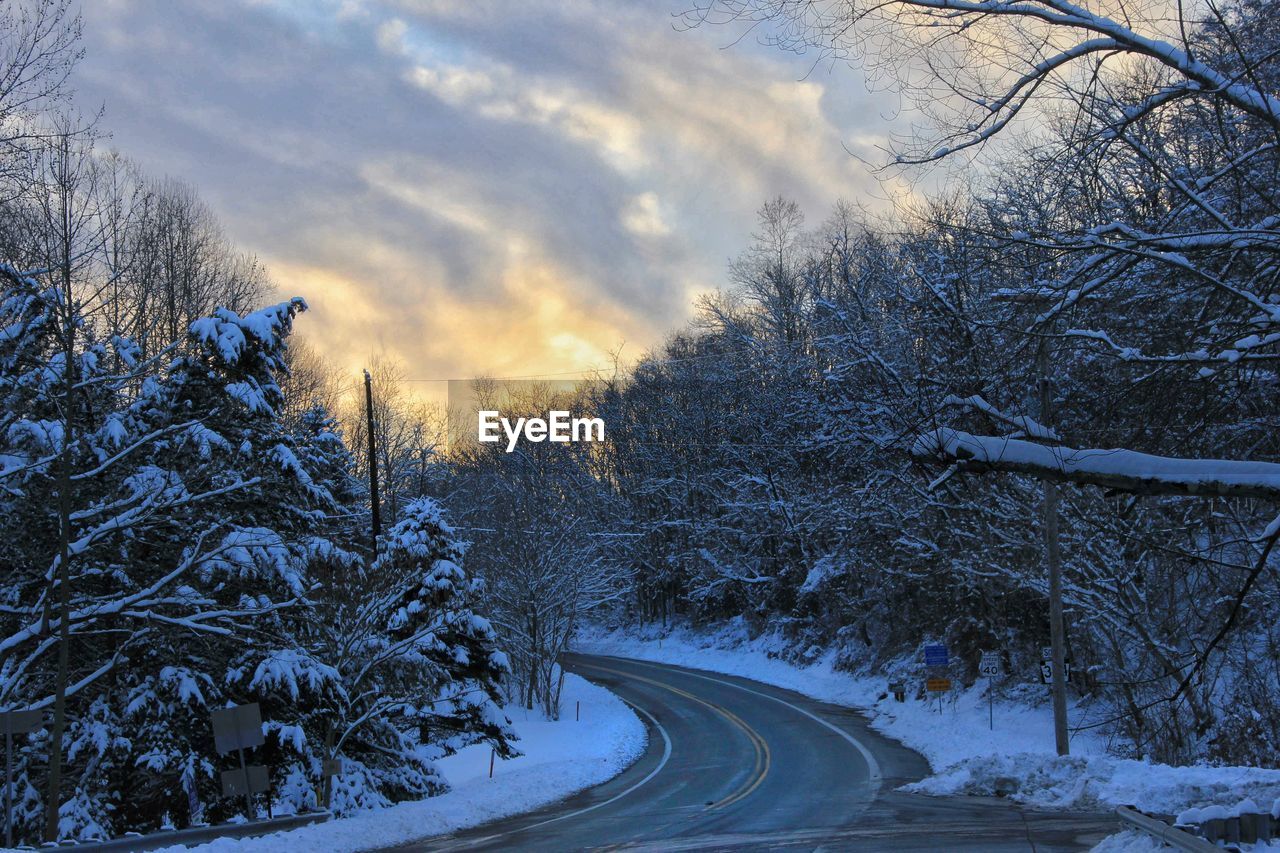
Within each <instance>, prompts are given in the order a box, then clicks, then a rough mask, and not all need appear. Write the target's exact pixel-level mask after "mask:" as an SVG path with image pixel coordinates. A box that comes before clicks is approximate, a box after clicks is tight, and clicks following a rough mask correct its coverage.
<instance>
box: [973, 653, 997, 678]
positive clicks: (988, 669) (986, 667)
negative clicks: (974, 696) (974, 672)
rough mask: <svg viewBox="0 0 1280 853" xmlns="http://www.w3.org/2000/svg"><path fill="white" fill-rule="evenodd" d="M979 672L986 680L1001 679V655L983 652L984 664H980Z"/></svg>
mask: <svg viewBox="0 0 1280 853" xmlns="http://www.w3.org/2000/svg"><path fill="white" fill-rule="evenodd" d="M978 672H979V673H981V674H982V676H983V677H985V678H999V677H1000V672H1001V667H1000V653H999V652H983V653H982V662H981V663H980V664H978Z"/></svg>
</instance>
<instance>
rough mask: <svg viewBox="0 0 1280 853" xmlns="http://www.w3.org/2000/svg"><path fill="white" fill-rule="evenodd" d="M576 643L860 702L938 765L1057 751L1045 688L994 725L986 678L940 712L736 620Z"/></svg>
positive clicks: (1091, 742) (1011, 705) (587, 635)
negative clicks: (790, 651)
mask: <svg viewBox="0 0 1280 853" xmlns="http://www.w3.org/2000/svg"><path fill="white" fill-rule="evenodd" d="M575 648H576V649H577V650H578V651H582V652H588V653H594V654H604V655H618V656H620V657H633V658H640V659H642V660H652V661H660V662H662V663H672V664H676V665H682V666H689V667H694V668H696V669H707V670H712V671H714V672H722V673H725V674H726V675H740V676H743V677H745V678H754V679H756V680H757V681H763V682H765V683H766V684H772V685H774V686H775V687H783V688H786V689H788V690H794V691H796V692H797V693H802V694H804V695H805V696H809V697H812V698H814V699H818V700H821V701H823V702H831V703H832V704H836V705H846V706H848V707H853V708H858V709H861V710H862V711H864V712H865V713H866V714H867V717H868V718H869V719H870V720H871V727H872V728H874V729H875V730H876V731H878V732H881V733H883V734H886V735H888V736H889V737H891V738H893V739H894V740H896V741H899V742H901V743H903V744H905V745H907V746H909V747H911V748H912V749H914V750H915V751H917V752H919V753H920V754H922V755H923V756H924V757H925V758H927V759H928V760H929V765H930V766H931V767H932V768H933V769H934V770H935V771H938V770H943V769H945V768H947V767H950V766H952V765H954V764H956V763H957V762H960V761H964V760H966V759H970V758H980V757H986V756H990V755H992V754H1008V753H1021V752H1025V753H1031V754H1033V755H1044V756H1053V755H1056V751H1055V748H1054V741H1053V717H1052V711H1051V710H1050V708H1049V705H1048V701H1047V694H1046V696H1045V699H1046V701H1045V702H1044V703H1042V704H1041V705H1040V706H1038V707H1037V706H1032V705H1029V704H1020V703H1016V702H1009V701H1005V700H999V699H998V700H997V701H996V703H995V712H994V715H995V729H994V730H991V729H989V728H988V708H987V698H986V695H985V693H984V692H983V690H984V688H985V686H986V683H985V681H980V682H979V684H978V685H977V686H975V687H974V688H972V689H970V690H965V691H958V692H956V693H955V694H953V696H952V698H951V699H948V700H946V701H944V703H943V710H942V713H941V714H939V713H938V703H937V702H921V701H917V700H914V699H908V700H907V701H906V702H901V703H900V702H896V701H894V700H893V699H892V698H891V697H887V696H885V693H886V688H887V681H886V679H885V678H884V677H883V676H858V675H853V674H850V673H848V672H842V671H839V670H836V669H835V667H834V666H833V661H832V658H831V656H830V655H828V656H826V657H823V658H821V659H819V660H818V661H817V662H816V663H814V664H813V665H811V666H805V667H801V666H795V665H792V664H789V663H787V662H786V661H783V660H780V659H778V658H776V657H770V653H774V652H776V651H777V650H778V649H779V648H780V645H779V643H778V642H777V641H776V639H773V638H769V637H760V638H757V639H755V640H749V639H748V638H747V635H746V631H745V628H744V627H743V626H742V625H741V624H739V623H729V624H727V625H726V626H725V627H724V628H722V629H721V630H719V631H717V632H714V633H701V632H695V631H691V630H688V629H687V628H676V629H673V630H671V631H670V632H669V633H667V634H665V635H659V633H656V632H653V633H642V632H640V631H636V630H628V631H625V632H609V631H603V630H600V629H598V628H596V629H586V630H584V631H582V632H580V633H579V636H578V641H577V644H576V646H575ZM1036 686H1037V687H1038V685H1036ZM881 697H885V698H883V699H882V698H881ZM953 700H954V701H953ZM1072 712H1073V713H1072V716H1073V717H1074V718H1075V719H1077V720H1079V719H1081V717H1082V716H1083V715H1084V713H1085V712H1084V711H1083V710H1082V709H1080V708H1073V709H1072ZM1071 749H1072V751H1073V752H1079V753H1081V754H1084V755H1101V754H1103V753H1105V751H1106V749H1105V743H1104V742H1103V741H1102V739H1101V738H1099V737H1097V736H1095V735H1091V734H1079V735H1076V736H1075V737H1073V738H1072V741H1071Z"/></svg>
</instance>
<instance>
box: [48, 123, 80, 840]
mask: <svg viewBox="0 0 1280 853" xmlns="http://www.w3.org/2000/svg"><path fill="white" fill-rule="evenodd" d="M58 145H59V159H58V166H57V168H58V175H57V180H58V189H57V192H58V229H59V234H58V238H59V246H58V251H59V254H60V258H59V272H60V274H61V279H62V280H61V282H60V284H61V286H62V298H63V304H62V306H61V308H62V312H61V313H62V316H61V318H60V320H61V323H62V330H61V331H62V340H61V341H59V343H60V345H61V348H62V358H63V363H62V384H63V387H62V447H61V448H60V452H59V454H58V457H59V458H58V481H57V482H58V568H57V572H56V574H54V575H52V576H51V577H50V582H51V583H56V584H57V587H58V673H57V679H56V681H55V686H54V700H53V733H52V737H51V739H50V744H49V792H48V794H47V795H46V796H47V799H46V801H45V825H44V839H45V841H47V842H56V841H57V840H58V823H59V808H60V806H61V805H62V760H63V743H62V741H63V738H64V736H65V733H66V728H67V685H68V682H69V681H70V680H71V675H70V671H71V653H70V649H71V535H72V534H71V489H72V482H73V481H72V476H71V465H72V459H71V445H72V442H74V441H75V430H76V417H75V416H76V408H75V406H76V392H75V380H76V373H75V364H76V359H75V348H76V323H75V295H74V293H73V292H72V288H71V261H72V255H71V252H72V248H71V241H72V239H73V235H72V222H71V212H72V199H71V193H72V190H73V187H72V186H71V184H72V177H71V174H70V168H71V167H70V163H69V160H70V158H71V141H70V134H69V132H64V133H63V134H62V135H61V137H60V138H59V140H58ZM52 592H53V591H52V590H50V595H49V597H50V598H51V599H52V598H53V594H52ZM47 613H48V611H47V610H46V622H45V625H46V626H47V625H48V621H47Z"/></svg>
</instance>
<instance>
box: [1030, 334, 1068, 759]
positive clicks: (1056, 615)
mask: <svg viewBox="0 0 1280 853" xmlns="http://www.w3.org/2000/svg"><path fill="white" fill-rule="evenodd" d="M1036 361H1037V363H1038V365H1039V368H1040V371H1039V372H1040V421H1041V425H1042V426H1044V427H1045V428H1046V429H1053V388H1052V383H1050V381H1049V343H1048V341H1047V340H1046V339H1045V338H1041V339H1040V351H1039V354H1038V358H1037V359H1036ZM1040 482H1041V484H1042V485H1043V486H1044V554H1045V562H1046V563H1047V564H1048V570H1049V642H1050V645H1051V647H1052V649H1053V673H1052V676H1051V678H1050V681H1051V692H1052V694H1053V738H1054V741H1055V742H1056V744H1057V747H1058V755H1068V754H1070V752H1071V741H1070V739H1069V738H1068V734H1067V643H1066V633H1065V631H1064V630H1063V626H1062V551H1061V548H1060V543H1059V538H1058V484H1057V483H1055V482H1053V481H1052V480H1049V479H1047V478H1046V479H1044V480H1041V481H1040Z"/></svg>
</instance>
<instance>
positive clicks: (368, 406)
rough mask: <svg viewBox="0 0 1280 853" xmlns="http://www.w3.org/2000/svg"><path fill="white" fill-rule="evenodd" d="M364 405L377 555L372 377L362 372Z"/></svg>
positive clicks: (379, 511)
mask: <svg viewBox="0 0 1280 853" xmlns="http://www.w3.org/2000/svg"><path fill="white" fill-rule="evenodd" d="M364 405H365V415H366V416H367V418H368V430H369V504H370V507H371V508H372V510H373V553H374V556H377V553H378V537H379V536H381V535H382V508H381V502H380V501H379V500H378V453H377V450H378V447H377V442H376V439H375V438H374V434H373V377H371V376H370V375H369V371H367V370H366V371H365V372H364Z"/></svg>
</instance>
